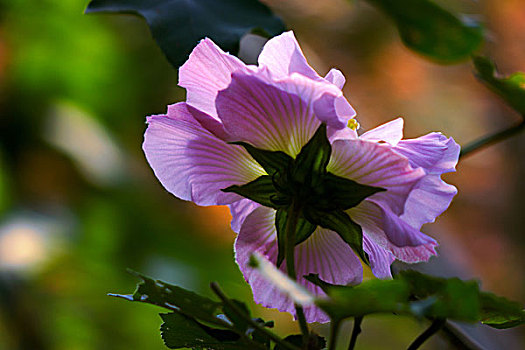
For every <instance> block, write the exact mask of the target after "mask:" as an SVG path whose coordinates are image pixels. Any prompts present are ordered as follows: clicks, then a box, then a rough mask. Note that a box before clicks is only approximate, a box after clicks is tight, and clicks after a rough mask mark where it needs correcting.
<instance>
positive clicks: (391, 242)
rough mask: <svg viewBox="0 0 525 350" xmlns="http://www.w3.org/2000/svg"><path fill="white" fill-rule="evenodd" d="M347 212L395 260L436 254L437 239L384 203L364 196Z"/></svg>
mask: <svg viewBox="0 0 525 350" xmlns="http://www.w3.org/2000/svg"><path fill="white" fill-rule="evenodd" d="M347 212H348V213H349V215H350V217H351V218H352V220H354V221H355V222H356V223H358V224H359V225H360V226H361V228H362V229H363V234H364V235H366V236H368V238H370V239H371V240H372V241H373V242H374V243H376V244H377V245H378V246H380V247H382V248H384V249H386V250H388V251H390V252H391V253H392V254H393V255H394V256H395V257H396V259H398V260H401V261H404V262H408V263H415V262H421V261H427V260H428V259H429V258H430V257H431V256H433V255H436V250H435V248H436V246H437V242H436V241H435V240H434V239H433V238H431V237H429V236H427V235H425V234H424V233H422V232H420V231H419V230H418V229H416V228H414V227H412V226H411V225H409V224H408V223H406V222H405V221H403V220H402V219H400V218H399V217H398V216H397V215H396V214H394V213H393V212H392V211H391V210H390V209H389V208H388V207H387V206H382V205H378V204H377V203H374V202H372V201H369V200H364V201H363V202H361V203H360V204H359V205H358V206H357V207H354V208H352V209H350V210H348V211H347Z"/></svg>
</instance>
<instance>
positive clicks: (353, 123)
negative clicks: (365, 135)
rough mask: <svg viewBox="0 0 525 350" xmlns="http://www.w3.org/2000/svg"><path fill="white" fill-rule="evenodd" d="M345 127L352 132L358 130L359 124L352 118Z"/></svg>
mask: <svg viewBox="0 0 525 350" xmlns="http://www.w3.org/2000/svg"><path fill="white" fill-rule="evenodd" d="M347 126H348V127H349V128H350V129H352V130H354V131H355V130H357V129H359V123H358V122H357V120H355V119H353V118H352V119H350V120H349V121H348V124H347Z"/></svg>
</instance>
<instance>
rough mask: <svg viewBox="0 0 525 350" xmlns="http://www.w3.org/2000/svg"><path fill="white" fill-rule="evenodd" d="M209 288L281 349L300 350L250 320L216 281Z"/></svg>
mask: <svg viewBox="0 0 525 350" xmlns="http://www.w3.org/2000/svg"><path fill="white" fill-rule="evenodd" d="M210 288H211V290H212V291H213V292H214V293H215V294H216V295H217V296H218V297H219V299H221V301H222V302H223V303H224V304H225V305H228V307H230V309H231V310H232V311H233V312H234V313H236V314H237V315H238V316H239V317H241V318H242V319H243V320H244V321H246V322H247V323H248V324H249V325H250V326H252V327H253V328H255V329H257V330H258V331H259V332H261V333H263V334H265V335H266V336H267V337H268V338H270V339H271V340H273V341H274V342H275V343H276V344H279V346H281V347H282V348H283V349H288V350H300V349H299V348H298V347H297V346H295V345H292V344H290V343H287V342H286V341H284V340H283V339H281V338H279V337H278V336H277V335H275V334H273V333H272V332H270V331H269V330H268V329H266V328H265V327H264V326H262V325H260V324H259V323H257V322H256V321H254V320H252V319H251V318H250V317H249V316H247V315H246V314H245V313H244V312H243V311H242V310H240V309H239V308H238V307H237V305H235V304H234V303H232V302H231V300H230V299H228V297H227V296H226V295H225V294H224V293H223V291H222V290H221V288H220V287H219V285H218V284H217V283H216V282H212V283H211V284H210Z"/></svg>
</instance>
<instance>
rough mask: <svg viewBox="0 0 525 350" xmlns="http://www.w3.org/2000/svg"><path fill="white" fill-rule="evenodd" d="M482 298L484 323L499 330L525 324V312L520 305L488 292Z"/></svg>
mask: <svg viewBox="0 0 525 350" xmlns="http://www.w3.org/2000/svg"><path fill="white" fill-rule="evenodd" d="M480 297H481V322H482V323H484V324H486V325H488V326H491V327H493V328H498V329H505V328H511V327H516V326H519V325H522V324H524V323H525V310H523V306H522V305H520V304H519V303H516V302H514V301H510V300H508V299H505V298H503V297H499V296H497V295H494V294H492V293H487V292H482V293H481V295H480Z"/></svg>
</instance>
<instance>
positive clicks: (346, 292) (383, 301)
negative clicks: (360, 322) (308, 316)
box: [316, 280, 410, 320]
mask: <svg viewBox="0 0 525 350" xmlns="http://www.w3.org/2000/svg"><path fill="white" fill-rule="evenodd" d="M327 294H328V296H329V297H330V298H329V299H318V300H317V301H316V304H317V305H318V306H319V307H320V308H321V309H323V311H325V312H326V313H327V314H328V315H330V316H331V317H332V320H334V319H335V320H341V319H344V318H347V317H356V316H365V315H368V314H372V313H392V312H395V313H403V312H405V311H406V309H407V304H408V298H409V295H410V294H409V289H408V286H407V284H406V282H405V281H400V280H370V281H367V282H363V283H362V284H360V285H357V286H340V287H335V288H334V287H328V288H327Z"/></svg>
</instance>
